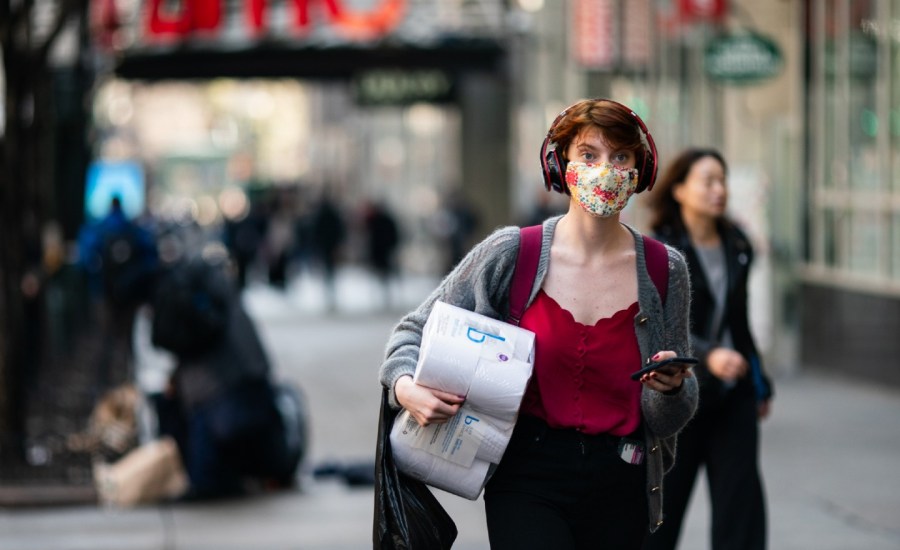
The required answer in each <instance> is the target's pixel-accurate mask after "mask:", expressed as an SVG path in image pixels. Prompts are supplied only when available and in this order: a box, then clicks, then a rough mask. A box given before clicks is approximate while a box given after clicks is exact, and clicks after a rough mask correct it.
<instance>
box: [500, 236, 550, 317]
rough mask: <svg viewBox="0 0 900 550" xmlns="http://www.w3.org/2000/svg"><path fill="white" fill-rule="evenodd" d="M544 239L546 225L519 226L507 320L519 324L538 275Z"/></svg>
mask: <svg viewBox="0 0 900 550" xmlns="http://www.w3.org/2000/svg"><path fill="white" fill-rule="evenodd" d="M543 239H544V227H543V226H542V225H532V226H529V227H522V228H519V254H518V256H517V257H516V268H515V271H513V279H512V286H511V287H510V289H509V317H508V318H507V322H509V323H510V324H513V325H515V326H519V322H520V321H521V320H522V315H523V314H524V313H525V306H527V305H528V297H529V296H530V295H531V287H532V286H534V278H535V277H536V276H537V269H538V263H539V261H540V259H541V243H542V241H543Z"/></svg>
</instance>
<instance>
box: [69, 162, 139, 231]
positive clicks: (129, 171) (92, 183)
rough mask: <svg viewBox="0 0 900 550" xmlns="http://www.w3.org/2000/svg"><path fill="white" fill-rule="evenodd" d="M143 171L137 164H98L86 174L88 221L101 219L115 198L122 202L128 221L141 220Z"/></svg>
mask: <svg viewBox="0 0 900 550" xmlns="http://www.w3.org/2000/svg"><path fill="white" fill-rule="evenodd" d="M144 185H145V183H144V169H143V168H141V165H140V164H139V163H137V162H134V161H118V162H107V161H95V162H92V163H91V166H90V167H89V168H88V173H87V185H86V186H85V191H84V211H85V215H86V217H87V219H88V220H89V221H97V220H100V219H102V218H103V217H104V216H106V214H107V213H108V212H109V205H110V202H111V201H112V199H113V197H116V196H118V197H119V199H120V200H121V201H122V211H123V212H125V215H126V216H128V218H130V219H133V218H136V217H137V216H139V215H140V214H141V213H142V212H143V211H144V207H145V202H146V199H145V192H144V191H145V190H144Z"/></svg>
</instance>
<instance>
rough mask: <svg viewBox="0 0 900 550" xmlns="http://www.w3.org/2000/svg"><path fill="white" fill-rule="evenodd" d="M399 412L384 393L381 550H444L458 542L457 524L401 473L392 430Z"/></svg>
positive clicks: (375, 537)
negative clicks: (394, 451) (389, 402)
mask: <svg viewBox="0 0 900 550" xmlns="http://www.w3.org/2000/svg"><path fill="white" fill-rule="evenodd" d="M396 416H397V411H394V410H392V409H391V407H390V405H389V404H388V392H387V389H384V390H383V391H382V396H381V417H380V418H379V420H378V449H377V452H376V456H375V522H374V529H373V533H372V542H373V543H374V548H375V549H377V550H395V549H396V550H401V549H402V550H443V549H449V548H450V547H451V546H452V545H453V541H455V540H456V535H457V531H456V524H455V523H453V519H452V518H451V517H450V516H449V515H448V514H447V512H446V511H445V510H444V508H443V507H442V506H441V503H440V502H438V500H437V499H436V498H435V497H434V495H433V494H431V491H430V490H428V487H427V486H426V485H425V484H424V483H423V482H421V481H419V480H417V479H413V478H411V477H409V476H407V475H405V474H402V473H400V472H399V471H397V466H396V465H395V464H394V456H393V453H392V452H391V427H392V426H393V425H394V418H395V417H396Z"/></svg>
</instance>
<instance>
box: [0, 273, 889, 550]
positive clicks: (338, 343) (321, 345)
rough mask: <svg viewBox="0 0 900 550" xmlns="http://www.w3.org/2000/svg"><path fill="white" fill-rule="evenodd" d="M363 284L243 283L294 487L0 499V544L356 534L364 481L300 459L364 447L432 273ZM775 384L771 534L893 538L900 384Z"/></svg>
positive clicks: (821, 544)
mask: <svg viewBox="0 0 900 550" xmlns="http://www.w3.org/2000/svg"><path fill="white" fill-rule="evenodd" d="M367 284H368V283H365V282H364V280H363V278H362V277H359V276H357V275H354V274H352V273H349V274H344V275H343V278H342V279H339V281H338V295H339V300H338V308H337V310H336V311H334V312H327V311H324V310H323V309H322V308H321V307H320V306H321V305H322V304H321V303H317V302H316V299H315V298H314V296H315V295H316V288H315V283H314V282H309V281H307V282H306V283H304V282H302V281H301V282H300V283H299V284H298V285H297V286H296V287H292V288H291V289H290V290H289V291H288V292H287V293H286V294H279V293H277V292H275V291H273V290H270V289H268V288H265V287H252V288H251V289H250V290H249V291H248V292H247V295H246V299H247V303H248V306H249V309H250V311H251V312H252V313H253V315H254V317H255V318H256V319H257V321H258V322H259V326H260V329H261V332H262V334H263V338H264V340H265V342H266V344H267V345H268V347H269V349H270V352H271V354H272V357H273V361H274V363H275V364H276V369H277V371H278V373H279V376H282V377H284V378H287V379H290V380H293V381H295V382H297V383H298V384H299V385H300V386H301V387H302V388H303V390H304V391H305V393H306V394H307V397H308V399H309V403H310V408H311V428H312V436H311V437H312V446H311V449H310V452H309V456H308V459H307V461H306V464H305V466H304V471H303V473H302V474H301V476H300V477H301V478H300V485H299V488H298V489H297V490H293V491H288V492H282V493H275V494H270V495H262V496H255V497H252V498H247V499H244V500H234V501H227V502H219V503H206V504H177V505H167V506H150V507H142V508H138V509H131V510H108V509H103V508H100V507H96V506H74V507H65V508H30V509H21V508H10V509H0V550H63V549H65V550H107V549H108V550H151V549H153V550H156V549H167V550H168V549H178V550H188V549H209V550H213V549H215V550H231V549H235V550H237V549H252V550H269V549H273V550H274V549H291V550H300V549H303V550H306V549H309V550H350V549H354V550H355V549H360V548H367V547H369V545H370V544H371V543H370V541H371V530H372V502H373V494H372V489H371V488H370V487H362V488H352V487H349V486H347V485H345V484H343V483H342V482H341V481H340V480H338V479H333V478H327V479H319V480H316V479H313V478H312V476H311V475H310V474H309V472H311V470H312V468H314V467H315V466H316V465H318V464H321V463H323V462H326V461H338V462H342V461H343V462H346V463H350V462H359V461H370V460H372V455H373V449H374V443H375V427H376V420H377V419H376V416H377V410H378V404H379V401H380V390H379V389H378V386H377V380H376V371H377V368H378V364H379V362H380V360H381V355H382V352H383V347H384V343H385V341H386V338H387V335H388V333H389V331H390V330H391V328H392V326H393V325H394V324H395V323H396V321H397V319H398V318H399V315H400V311H402V310H403V309H405V308H407V307H411V304H413V303H415V302H417V301H418V300H420V299H421V298H422V296H424V294H425V293H427V291H428V288H429V286H431V285H432V284H433V282H431V283H428V282H422V283H421V285H420V286H419V287H418V288H414V289H413V290H409V291H408V293H407V294H403V295H402V297H401V298H400V299H398V300H397V302H396V304H395V307H394V308H392V310H391V311H389V312H384V311H382V310H381V308H380V305H378V302H376V301H375V300H376V299H375V298H374V296H375V295H376V294H375V292H374V290H373V287H370V286H366V285H367ZM304 285H306V287H305V288H304ZM349 304H353V306H352V307H349ZM776 384H777V399H776V401H775V402H774V407H773V411H772V416H771V417H770V418H769V419H768V420H767V421H766V422H765V423H764V424H763V427H762V464H763V470H764V476H765V483H766V491H767V497H768V503H769V525H770V534H769V540H770V548H772V549H773V550H808V549H817V550H851V549H856V548H866V549H868V550H896V549H898V548H900V527H898V525H897V522H896V518H897V510H900V475H898V474H897V472H896V468H897V464H898V458H900V423H898V422H897V420H898V419H900V391H898V390H896V389H887V388H881V387H877V386H874V385H871V384H867V383H864V382H860V381H857V380H853V379H849V378H841V377H836V376H832V375H817V374H815V373H812V372H808V371H803V370H802V369H801V371H800V374H799V375H797V376H795V377H792V378H788V379H780V380H776ZM438 494H439V498H440V499H441V501H442V502H443V503H444V504H445V506H446V508H447V510H448V511H449V512H450V514H451V515H452V516H453V517H454V519H455V520H456V522H457V525H458V527H459V531H460V535H459V538H458V541H457V544H456V545H455V546H454V548H455V549H460V550H475V549H486V548H487V547H488V546H487V536H486V530H485V526H484V521H483V511H482V505H483V503H482V502H481V500H480V499H479V500H478V501H475V502H470V501H466V500H464V499H461V498H458V497H455V496H452V495H447V494H445V493H440V492H438ZM694 500H695V501H694V503H693V504H692V510H691V514H690V517H689V522H688V524H687V526H686V531H685V533H684V540H683V544H682V548H684V549H702V548H708V543H707V534H706V530H707V525H708V520H707V518H706V516H707V505H706V496H705V489H704V488H702V487H700V488H698V491H697V493H696V497H695V499H694Z"/></svg>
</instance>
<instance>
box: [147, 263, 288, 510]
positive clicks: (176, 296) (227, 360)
mask: <svg viewBox="0 0 900 550" xmlns="http://www.w3.org/2000/svg"><path fill="white" fill-rule="evenodd" d="M152 323H153V327H152V341H153V344H154V345H155V346H157V347H160V348H162V349H165V350H167V351H169V352H171V353H172V354H174V356H175V358H176V366H175V369H174V372H173V373H172V377H171V384H170V386H169V387H168V388H167V389H166V391H165V392H164V393H163V394H162V395H158V396H155V404H156V408H157V413H158V416H159V431H160V435H168V436H171V437H173V438H174V439H175V441H176V442H177V444H178V448H179V450H180V452H181V456H182V460H183V462H184V465H185V469H186V470H187V474H188V478H189V480H190V487H189V492H188V498H189V499H205V498H215V497H222V496H230V495H236V494H241V493H243V492H244V490H245V488H246V485H245V483H246V481H247V480H252V479H257V480H266V481H267V482H271V483H275V484H277V485H280V486H284V485H287V484H290V483H291V482H292V478H293V473H294V469H295V468H296V466H297V455H296V453H295V452H293V451H292V450H291V449H290V448H289V445H288V437H287V433H286V426H285V423H284V421H283V419H282V417H281V415H280V412H279V409H278V406H277V403H276V397H277V394H276V390H277V389H276V387H275V386H274V385H273V383H272V381H271V379H270V374H271V369H270V366H269V360H268V356H267V354H266V352H265V348H264V347H263V343H262V341H261V339H260V338H259V335H258V333H257V331H256V327H255V325H254V323H253V321H252V320H251V319H250V317H249V316H248V315H247V312H246V310H245V309H244V307H243V305H242V302H241V300H240V296H239V294H238V293H237V289H236V288H235V287H234V285H233V283H232V281H231V280H230V278H229V277H228V276H227V273H226V270H225V267H224V262H219V261H216V260H210V259H206V258H191V259H189V260H186V261H184V262H180V263H179V264H176V265H175V266H173V267H172V269H171V270H170V271H168V272H167V273H166V274H165V275H163V276H162V277H161V278H160V283H159V292H158V293H157V296H156V299H155V300H154V303H153V321H152Z"/></svg>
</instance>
